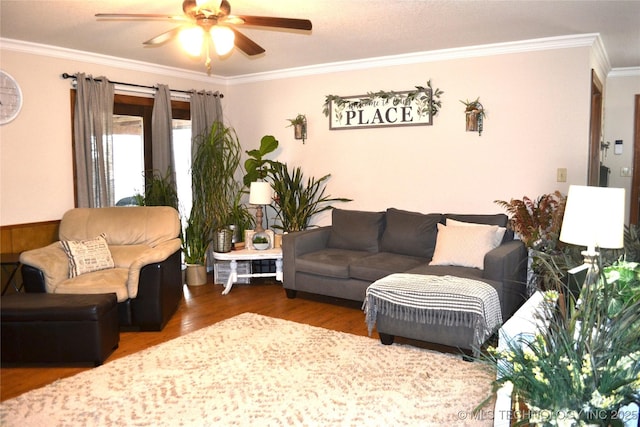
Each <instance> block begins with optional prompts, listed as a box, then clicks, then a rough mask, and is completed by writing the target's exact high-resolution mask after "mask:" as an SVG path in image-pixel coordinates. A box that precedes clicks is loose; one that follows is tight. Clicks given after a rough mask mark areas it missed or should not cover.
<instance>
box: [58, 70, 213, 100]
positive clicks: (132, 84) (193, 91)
mask: <svg viewBox="0 0 640 427" xmlns="http://www.w3.org/2000/svg"><path fill="white" fill-rule="evenodd" d="M62 78H63V79H65V80H66V79H77V78H78V77H77V76H76V75H75V74H69V73H62ZM87 79H88V77H87ZM94 80H97V81H102V80H101V79H94ZM107 81H108V82H109V83H113V84H115V85H122V86H131V87H139V88H143V89H155V90H157V89H158V87H157V86H145V85H139V84H135V83H123V82H114V81H112V80H107ZM170 91H171V92H179V93H204V91H200V92H198V91H195V90H179V89H170ZM213 96H219V97H220V98H224V95H223V94H222V93H219V92H218V93H214V94H213Z"/></svg>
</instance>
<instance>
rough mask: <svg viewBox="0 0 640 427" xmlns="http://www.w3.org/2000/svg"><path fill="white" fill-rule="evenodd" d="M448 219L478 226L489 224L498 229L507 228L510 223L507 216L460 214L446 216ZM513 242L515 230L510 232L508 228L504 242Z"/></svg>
mask: <svg viewBox="0 0 640 427" xmlns="http://www.w3.org/2000/svg"><path fill="white" fill-rule="evenodd" d="M444 216H445V218H446V219H453V220H455V221H462V222H471V223H476V224H488V225H497V226H498V227H507V224H508V223H509V217H508V216H507V215H505V214H502V213H500V214H487V215H482V214H470V215H460V214H445V215H444ZM511 240H513V230H510V229H509V228H508V227H507V230H506V232H505V233H504V237H503V238H502V241H503V242H510V241H511Z"/></svg>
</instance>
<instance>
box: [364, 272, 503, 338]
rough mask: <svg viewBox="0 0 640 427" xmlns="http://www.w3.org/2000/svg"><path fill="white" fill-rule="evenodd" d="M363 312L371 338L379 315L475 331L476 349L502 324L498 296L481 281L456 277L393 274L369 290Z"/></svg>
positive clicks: (489, 286) (373, 284)
mask: <svg viewBox="0 0 640 427" xmlns="http://www.w3.org/2000/svg"><path fill="white" fill-rule="evenodd" d="M362 309H363V310H364V311H365V313H366V322H367V327H368V328H369V335H371V331H372V330H373V327H374V325H375V323H376V317H377V315H378V313H380V314H383V315H386V316H389V317H391V318H394V319H399V320H405V321H408V322H418V323H424V324H441V325H447V326H466V327H472V328H473V329H474V339H473V341H474V347H475V348H476V349H477V348H480V346H481V345H482V344H483V343H484V342H485V340H486V339H487V338H488V337H489V336H491V334H493V333H494V332H495V331H496V330H497V329H498V328H499V327H500V325H501V324H502V312H501V311H500V300H499V299H498V292H496V290H495V289H494V288H493V287H492V286H491V285H489V284H487V283H484V282H481V281H479V280H473V279H465V278H460V277H454V276H430V275H421V274H406V273H398V274H391V275H389V276H387V277H383V278H382V279H380V280H378V281H376V282H374V283H372V284H371V285H370V286H369V287H368V288H367V293H366V297H365V300H364V304H363V306H362Z"/></svg>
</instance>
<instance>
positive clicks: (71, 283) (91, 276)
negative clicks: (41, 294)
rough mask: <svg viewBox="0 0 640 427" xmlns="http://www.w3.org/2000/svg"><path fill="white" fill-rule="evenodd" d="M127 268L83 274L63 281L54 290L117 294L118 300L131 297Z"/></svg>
mask: <svg viewBox="0 0 640 427" xmlns="http://www.w3.org/2000/svg"><path fill="white" fill-rule="evenodd" d="M128 274H129V270H128V269H126V268H112V269H110V270H99V271H92V272H91V273H87V274H83V275H82V276H78V277H74V278H73V279H67V280H64V281H62V282H61V283H60V284H59V285H58V286H57V287H56V289H55V290H54V293H56V294H110V293H114V294H116V297H117V298H118V302H122V301H126V300H127V299H128V298H129V293H128V292H127V277H128Z"/></svg>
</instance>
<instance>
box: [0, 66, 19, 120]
mask: <svg viewBox="0 0 640 427" xmlns="http://www.w3.org/2000/svg"><path fill="white" fill-rule="evenodd" d="M21 108H22V91H21V90H20V85H18V82H17V81H16V79H14V78H13V77H12V76H11V75H10V74H9V73H7V72H5V71H3V70H0V125H4V124H7V123H9V122H10V121H12V120H13V119H15V118H16V117H17V116H18V114H19V113H20V109H21Z"/></svg>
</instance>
